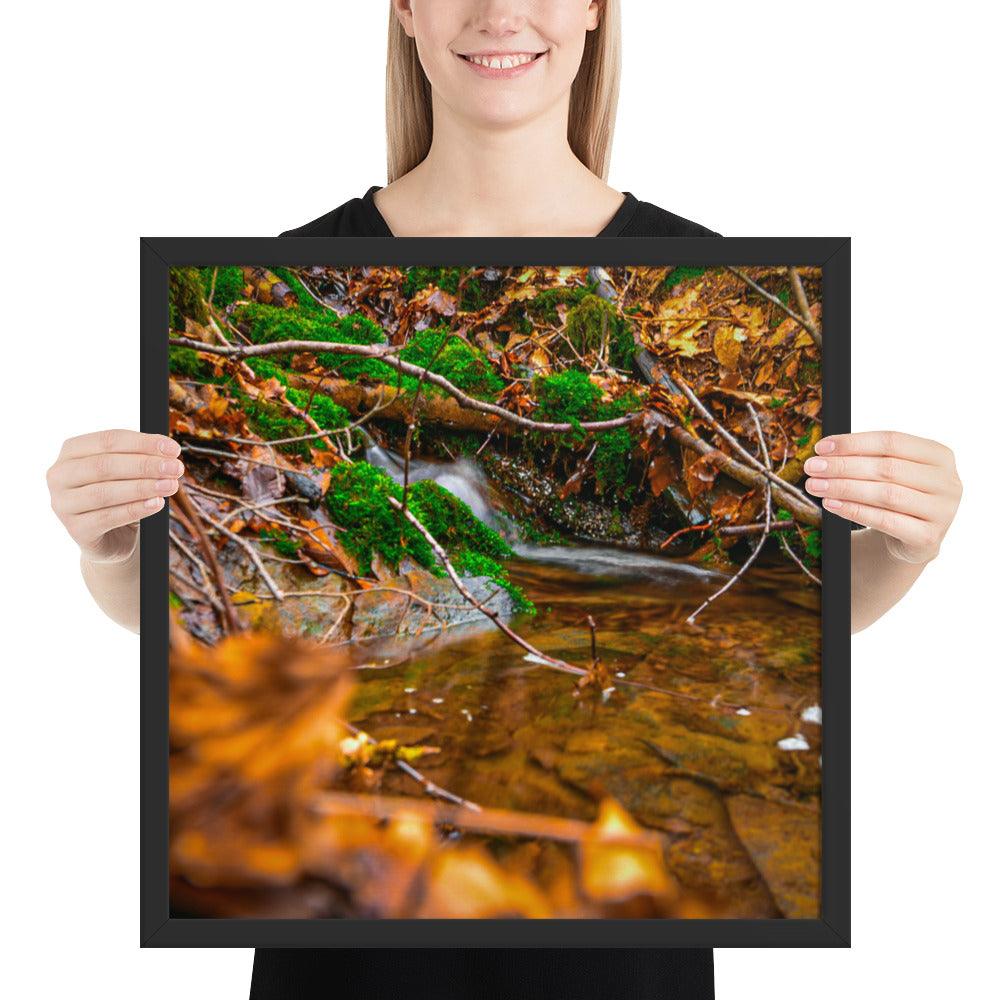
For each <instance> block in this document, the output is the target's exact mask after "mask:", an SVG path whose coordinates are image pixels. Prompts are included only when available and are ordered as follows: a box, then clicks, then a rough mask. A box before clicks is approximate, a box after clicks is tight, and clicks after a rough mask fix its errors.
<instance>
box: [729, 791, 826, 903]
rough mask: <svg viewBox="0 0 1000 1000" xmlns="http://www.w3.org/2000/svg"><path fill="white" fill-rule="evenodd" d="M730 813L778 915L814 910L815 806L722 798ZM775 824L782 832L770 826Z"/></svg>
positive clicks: (817, 866)
mask: <svg viewBox="0 0 1000 1000" xmlns="http://www.w3.org/2000/svg"><path fill="white" fill-rule="evenodd" d="M726 806H727V808H728V810H729V818H730V820H731V821H732V824H733V830H734V831H735V832H736V836H737V837H739V838H740V840H741V841H742V842H743V845H744V846H745V847H746V849H747V852H748V853H749V854H750V857H751V858H752V859H753V863H754V864H755V865H756V867H757V870H758V871H759V872H760V874H761V876H762V877H763V879H764V881H765V882H766V883H767V887H768V888H769V889H770V890H771V894H772V896H774V901H775V902H776V903H777V904H778V907H779V909H780V910H781V912H782V915H783V916H786V917H796V918H813V919H814V918H816V917H818V916H819V879H820V819H819V813H818V812H816V811H815V810H809V809H805V808H802V809H799V808H796V807H794V806H787V805H784V804H782V803H780V802H768V801H766V800H765V799H760V798H755V797H753V796H750V795H731V796H729V797H728V798H727V800H726ZM777 830H780V831H781V836H780V837H779V836H776V835H775V831H777Z"/></svg>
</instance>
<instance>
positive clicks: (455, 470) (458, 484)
mask: <svg viewBox="0 0 1000 1000" xmlns="http://www.w3.org/2000/svg"><path fill="white" fill-rule="evenodd" d="M359 430H364V428H359ZM365 441H366V444H367V447H366V448H365V461H366V462H368V464H369V465H375V466H378V468H380V469H384V470H385V471H386V472H387V473H388V474H389V475H390V476H392V478H393V479H395V480H396V482H397V483H402V481H403V475H404V471H405V466H404V462H403V456H402V455H397V454H396V452H394V451H388V450H387V449H385V448H382V447H381V446H379V445H377V444H376V443H375V442H374V440H372V438H371V436H370V435H368V434H367V433H365ZM421 479H432V480H434V482H436V483H437V484H438V486H440V487H442V488H443V489H446V490H447V491H448V492H449V493H451V494H452V496H456V497H458V499H459V500H462V501H464V502H465V503H467V504H468V505H469V508H470V509H471V510H472V513H473V514H475V515H476V517H478V518H479V520H480V521H482V522H483V523H484V524H487V525H489V526H490V527H491V528H493V529H494V530H496V531H499V530H500V529H501V528H502V527H505V525H503V524H501V521H500V518H499V517H498V516H497V512H496V511H495V510H494V509H493V506H492V505H491V504H490V501H489V486H488V484H487V482H486V476H485V475H484V473H483V470H482V469H480V468H479V466H478V465H477V464H476V463H475V462H473V461H471V460H470V459H468V458H460V459H458V461H456V462H431V461H427V460H426V459H417V458H413V459H410V482H411V483H415V482H418V481H420V480H421Z"/></svg>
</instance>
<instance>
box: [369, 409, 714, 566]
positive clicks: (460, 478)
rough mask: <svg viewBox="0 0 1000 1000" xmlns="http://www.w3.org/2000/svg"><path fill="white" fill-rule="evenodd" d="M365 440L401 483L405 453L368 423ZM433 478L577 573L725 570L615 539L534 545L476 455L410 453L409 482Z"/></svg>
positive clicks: (542, 556) (482, 516) (520, 543)
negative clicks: (381, 439) (383, 442)
mask: <svg viewBox="0 0 1000 1000" xmlns="http://www.w3.org/2000/svg"><path fill="white" fill-rule="evenodd" d="M358 430H359V432H360V433H361V434H362V436H363V438H364V440H365V461H367V462H368V463H369V464H370V465H375V466H378V468H380V469H384V470H385V471H386V472H387V473H388V474H389V475H390V476H391V477H392V478H393V479H394V480H395V481H396V482H397V483H402V482H403V473H404V462H403V456H402V455H398V454H397V453H396V452H394V451H389V450H388V449H386V448H382V447H381V446H380V445H378V444H376V443H375V440H374V439H373V438H372V437H371V435H370V434H369V433H368V432H367V431H366V430H365V429H364V427H359V428H358ZM421 479H433V480H434V482H436V483H437V484H438V485H439V486H441V487H442V488H444V489H446V490H447V491H448V492H449V493H451V494H452V495H453V496H456V497H458V498H459V500H463V501H465V503H467V504H468V505H469V508H470V509H471V510H472V513H473V514H475V515H476V517H478V518H479V520H480V521H482V522H483V523H484V524H487V525H489V526H490V527H491V528H493V529H494V531H498V532H499V533H500V534H501V535H503V536H504V537H505V538H506V539H507V541H508V543H509V544H510V546H511V547H512V548H513V549H514V551H515V552H516V553H517V554H518V555H519V556H520V557H521V558H522V559H530V560H532V561H534V562H539V563H549V564H551V565H562V566H565V567H566V568H567V569H572V570H575V571H576V572H578V573H592V574H595V575H599V576H612V577H620V578H622V579H636V578H643V577H645V578H657V579H662V580H664V581H665V582H667V581H673V582H679V581H680V580H682V579H690V578H691V577H697V578H701V579H712V578H714V577H718V576H720V575H721V574H719V572H718V571H717V570H712V569H708V568H707V567H702V566H692V565H690V564H688V563H682V562H678V561H675V560H673V559H669V558H667V557H666V556H660V555H656V554H655V553H648V552H634V551H631V550H628V549H622V548H616V547H614V546H611V545H606V546H602V545H593V544H591V545H577V544H569V545H532V544H529V543H528V542H526V541H525V540H524V539H523V538H521V537H520V532H519V529H518V527H517V525H516V524H514V522H512V521H511V520H510V518H508V517H507V516H506V515H505V514H503V513H502V512H498V511H496V510H494V509H493V506H492V504H491V503H490V499H489V495H490V494H489V484H488V483H487V480H486V475H485V474H484V472H483V470H482V469H481V468H480V467H479V465H477V464H476V462H474V461H473V460H472V459H469V458H460V459H458V460H457V461H453V462H443V461H440V462H439V461H428V460H427V459H410V482H411V483H415V482H417V481H418V480H421Z"/></svg>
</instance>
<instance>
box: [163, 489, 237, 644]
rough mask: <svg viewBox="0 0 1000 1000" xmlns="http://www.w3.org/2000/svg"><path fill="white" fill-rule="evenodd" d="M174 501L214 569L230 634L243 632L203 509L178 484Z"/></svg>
mask: <svg viewBox="0 0 1000 1000" xmlns="http://www.w3.org/2000/svg"><path fill="white" fill-rule="evenodd" d="M174 500H175V501H176V503H177V506H178V507H179V508H180V510H181V512H182V513H183V514H184V515H185V517H186V518H187V522H188V527H189V529H190V530H191V531H192V537H193V538H195V539H197V541H198V544H199V546H200V547H201V550H202V552H204V553H205V559H206V561H207V562H208V565H209V566H211V567H212V576H214V577H215V581H216V590H217V592H218V594H219V599H220V600H221V601H222V606H223V608H224V609H225V614H224V615H223V619H222V620H223V623H224V624H225V626H226V629H227V631H228V632H230V633H235V632H241V631H242V630H243V625H242V623H241V622H240V619H239V615H237V614H236V609H235V608H234V607H233V604H232V601H230V600H229V595H228V593H227V592H226V580H225V577H224V576H223V575H222V567H221V566H220V565H219V560H218V559H217V558H216V555H215V547H214V546H213V545H212V543H211V542H210V541H209V540H208V537H207V536H206V535H205V530H204V528H202V526H201V522H202V519H203V517H204V514H203V513H202V511H201V508H199V507H198V505H197V504H196V503H195V502H194V501H193V500H192V499H191V497H190V496H189V495H188V492H187V490H186V489H185V488H184V487H183V486H182V485H180V484H179V483H178V485H177V492H176V493H175V494H174Z"/></svg>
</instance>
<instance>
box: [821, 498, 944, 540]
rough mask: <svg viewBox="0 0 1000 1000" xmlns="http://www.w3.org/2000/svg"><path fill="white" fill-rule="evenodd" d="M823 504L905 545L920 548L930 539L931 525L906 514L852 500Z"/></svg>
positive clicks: (829, 500) (827, 500)
mask: <svg viewBox="0 0 1000 1000" xmlns="http://www.w3.org/2000/svg"><path fill="white" fill-rule="evenodd" d="M823 506H824V507H825V508H826V509H827V510H829V511H831V512H832V513H834V514H836V515H838V516H839V517H843V518H846V519H847V520H848V521H855V522H856V523H858V524H863V525H865V526H866V527H868V528H874V529H875V530H876V531H881V532H883V533H884V534H886V535H892V537H893V538H898V539H899V540H900V541H901V542H903V543H905V544H906V545H913V546H915V547H917V548H920V547H922V546H925V545H927V544H929V541H930V539H931V526H930V525H929V524H928V522H927V521H921V520H920V519H919V518H916V517H910V516H909V515H908V514H897V513H895V512H894V511H891V510H885V509H884V508H883V507H870V506H868V504H863V503H856V502H854V501H853V500H836V499H826V500H824V501H823Z"/></svg>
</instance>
